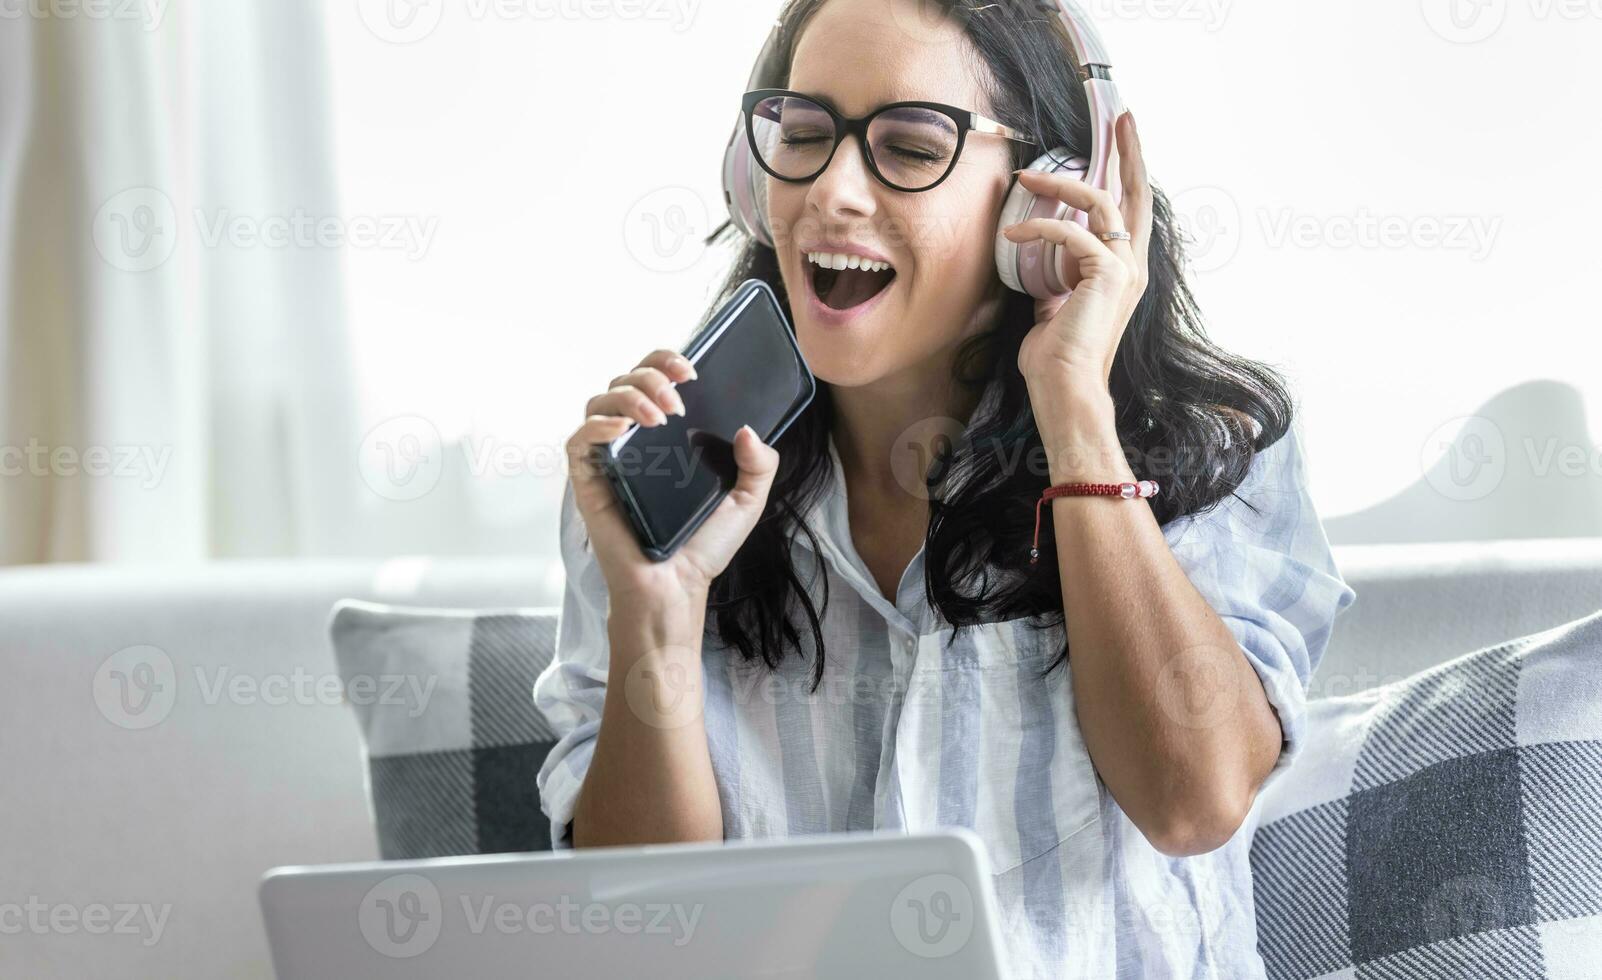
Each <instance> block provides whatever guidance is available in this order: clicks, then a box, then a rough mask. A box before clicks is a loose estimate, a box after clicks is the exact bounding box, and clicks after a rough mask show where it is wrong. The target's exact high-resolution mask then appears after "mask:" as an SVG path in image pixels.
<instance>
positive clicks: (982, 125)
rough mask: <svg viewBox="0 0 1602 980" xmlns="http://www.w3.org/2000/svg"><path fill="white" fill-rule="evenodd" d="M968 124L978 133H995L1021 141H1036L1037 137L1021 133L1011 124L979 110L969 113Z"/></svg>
mask: <svg viewBox="0 0 1602 980" xmlns="http://www.w3.org/2000/svg"><path fill="white" fill-rule="evenodd" d="M968 126H969V128H970V129H972V130H973V131H974V132H976V133H994V134H995V135H997V136H1005V137H1006V138H1007V139H1010V140H1017V141H1018V142H1020V143H1033V142H1035V138H1034V137H1033V136H1030V135H1029V134H1027V133H1021V132H1019V131H1018V130H1016V129H1013V128H1012V127H1011V126H1007V125H1004V124H1002V123H998V122H996V121H995V120H994V119H991V118H989V117H988V116H981V115H979V113H977V112H970V113H969V114H968Z"/></svg>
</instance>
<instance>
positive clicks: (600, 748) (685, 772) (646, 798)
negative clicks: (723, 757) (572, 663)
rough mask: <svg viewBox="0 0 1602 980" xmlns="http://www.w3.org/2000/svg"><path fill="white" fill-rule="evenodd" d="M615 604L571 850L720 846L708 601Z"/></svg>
mask: <svg viewBox="0 0 1602 980" xmlns="http://www.w3.org/2000/svg"><path fill="white" fill-rule="evenodd" d="M674 599H675V600H676V601H657V600H654V599H652V600H638V599H633V598H628V599H623V598H614V600H613V602H612V607H611V614H610V616H609V618H608V621H607V636H608V637H609V639H610V641H611V668H610V672H609V674H608V678H607V685H606V701H605V703H604V705H603V707H602V710H601V727H600V731H599V733H598V734H597V735H596V739H595V754H594V756H593V757H592V758H591V760H590V767H589V771H588V773H587V775H586V776H585V779H584V786H583V788H582V789H581V790H580V791H579V798H578V802H577V804H576V805H575V808H574V811H573V846H574V847H604V846H609V845H615V844H647V843H672V842H678V841H700V840H722V839H723V811H722V808H721V806H720V805H719V800H718V788H717V782H716V780H715V779H714V778H713V775H712V758H711V754H710V753H709V751H708V749H707V741H706V725H705V723H704V720H703V715H702V708H703V697H704V695H705V691H704V685H703V683H702V676H701V636H702V630H703V628H704V625H705V617H706V597H705V596H704V595H703V596H699V597H697V596H689V595H687V596H682V597H674Z"/></svg>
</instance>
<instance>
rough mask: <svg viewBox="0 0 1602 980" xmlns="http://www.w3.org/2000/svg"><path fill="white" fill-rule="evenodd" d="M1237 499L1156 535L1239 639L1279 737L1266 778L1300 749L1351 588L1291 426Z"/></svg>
mask: <svg viewBox="0 0 1602 980" xmlns="http://www.w3.org/2000/svg"><path fill="white" fill-rule="evenodd" d="M1235 494H1236V496H1226V497H1225V498H1224V499H1223V500H1221V501H1219V502H1218V504H1217V505H1216V506H1215V507H1214V508H1212V509H1211V510H1208V511H1206V512H1203V513H1201V514H1193V515H1187V516H1185V517H1181V518H1178V519H1176V520H1174V521H1171V522H1169V523H1168V524H1166V525H1164V526H1163V536H1164V538H1165V539H1166V540H1167V541H1168V545H1169V547H1170V548H1171V549H1172V551H1173V554H1174V557H1175V559H1176V560H1177V561H1178V562H1179V564H1180V566H1181V567H1182V568H1184V570H1185V573H1186V575H1187V576H1189V578H1190V581H1191V583H1192V584H1193V585H1195V587H1196V590H1197V591H1198V592H1200V593H1201V595H1202V597H1203V598H1205V599H1206V600H1207V602H1208V604H1209V605H1211V606H1212V608H1213V611H1214V612H1216V613H1217V614H1218V616H1219V618H1220V619H1222V620H1223V621H1224V625H1225V626H1227V627H1228V628H1229V631H1230V632H1231V633H1233V634H1234V636H1235V639H1236V640H1237V641H1238V642H1239V643H1240V647H1241V652H1242V653H1243V654H1244V655H1245V656H1246V659H1247V661H1249V662H1250V663H1251V665H1252V667H1253V668H1254V669H1255V670H1256V671H1257V676H1258V677H1259V678H1260V679H1261V680H1262V682H1263V690H1264V692H1265V693H1266V694H1267V696H1268V701H1269V703H1270V704H1271V705H1272V706H1273V708H1274V711H1275V713H1276V714H1278V715H1279V724H1280V729H1281V731H1282V733H1283V738H1284V741H1283V743H1282V744H1281V748H1280V755H1279V760H1278V762H1277V763H1276V764H1275V766H1274V769H1273V771H1271V772H1270V774H1269V777H1268V778H1269V780H1270V781H1272V780H1274V779H1275V778H1276V777H1277V776H1279V775H1280V774H1282V773H1283V772H1284V770H1285V768H1286V767H1288V766H1289V765H1290V764H1291V763H1292V762H1293V761H1294V760H1295V758H1296V756H1297V755H1298V754H1299V753H1300V751H1301V748H1302V744H1303V742H1304V740H1305V739H1304V733H1305V726H1306V717H1307V687H1308V683H1309V681H1310V679H1311V678H1312V674H1313V671H1314V670H1315V669H1316V668H1317V667H1318V664H1319V661H1320V660H1322V659H1323V656H1324V650H1325V648H1326V647H1328V645H1329V639H1330V635H1331V632H1332V631H1333V629H1334V624H1335V618H1336V616H1337V615H1339V614H1340V613H1341V611H1342V610H1344V609H1345V608H1346V607H1347V606H1349V605H1351V604H1352V602H1353V601H1354V600H1355V599H1356V598H1357V592H1356V590H1354V589H1353V588H1352V587H1351V586H1349V585H1347V584H1346V582H1345V581H1344V580H1343V579H1342V578H1341V575H1340V571H1339V570H1338V569H1337V568H1336V565H1335V559H1334V556H1333V554H1332V553H1331V551H1330V546H1329V539H1328V538H1327V537H1326V536H1325V533H1324V527H1323V524H1322V523H1321V522H1320V521H1319V518H1318V514H1317V512H1316V511H1315V510H1314V508H1313V501H1312V497H1311V496H1310V495H1309V492H1308V483H1307V468H1306V465H1305V462H1304V460H1303V458H1302V451H1301V438H1300V436H1299V434H1298V432H1297V431H1296V427H1295V426H1294V424H1293V425H1292V427H1291V428H1290V429H1288V430H1287V431H1286V433H1285V435H1284V436H1282V437H1281V438H1280V439H1279V441H1278V442H1276V443H1274V444H1273V445H1272V446H1269V447H1268V448H1267V449H1265V450H1263V451H1262V452H1259V453H1258V454H1257V455H1256V456H1255V457H1254V458H1253V460H1252V464H1251V466H1250V468H1249V469H1248V471H1247V475H1246V479H1245V480H1244V481H1242V483H1241V485H1240V486H1239V487H1238V488H1237V489H1236V491H1235ZM1239 498H1244V502H1243V500H1242V499H1239ZM1247 503H1250V504H1251V505H1253V506H1254V507H1255V508H1256V509H1257V512H1256V513H1254V512H1253V511H1252V509H1251V508H1248V507H1247V506H1246V504H1247Z"/></svg>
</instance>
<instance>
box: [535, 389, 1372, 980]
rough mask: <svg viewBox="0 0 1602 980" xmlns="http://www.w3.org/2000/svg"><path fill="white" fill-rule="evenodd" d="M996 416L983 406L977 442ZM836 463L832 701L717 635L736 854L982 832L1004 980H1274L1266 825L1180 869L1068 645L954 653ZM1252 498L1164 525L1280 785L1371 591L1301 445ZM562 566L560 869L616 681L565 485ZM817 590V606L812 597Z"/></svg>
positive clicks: (552, 696)
mask: <svg viewBox="0 0 1602 980" xmlns="http://www.w3.org/2000/svg"><path fill="white" fill-rule="evenodd" d="M998 393H999V392H998V390H997V389H996V388H995V387H992V388H991V390H990V391H988V392H986V395H985V398H984V399H983V400H982V401H981V404H980V406H979V408H978V409H976V410H975V412H974V415H973V418H974V419H976V420H977V419H979V418H981V417H982V416H983V412H984V410H985V407H986V405H987V404H992V403H993V401H994V398H995V396H996V395H997V394H998ZM969 431H970V432H971V426H970V430H969ZM966 438H967V436H966V435H965V436H964V440H966ZM829 456H830V461H831V464H832V466H833V468H834V471H833V481H834V483H833V492H830V493H826V494H824V495H823V496H822V498H821V501H820V503H819V504H818V505H817V506H815V507H814V508H813V509H812V510H810V511H808V512H807V513H806V514H805V515H804V518H805V519H806V521H807V524H808V526H809V527H811V529H812V530H813V532H814V534H816V535H817V537H818V539H819V542H820V545H821V549H822V555H821V556H818V557H821V558H822V567H823V570H824V573H825V574H826V575H827V576H828V582H829V602H828V605H827V608H826V609H823V611H822V614H821V618H822V629H823V636H824V642H825V651H826V664H825V668H824V675H823V680H822V684H821V685H820V686H819V687H818V689H817V690H816V691H815V692H814V691H813V690H812V665H811V662H810V657H809V658H808V659H807V660H805V661H803V660H802V659H800V658H796V657H788V658H786V660H785V661H784V663H783V664H782V665H781V667H780V669H778V670H777V671H776V672H771V673H770V672H769V671H768V670H767V668H766V667H764V666H761V665H757V666H748V665H746V664H745V663H743V662H742V661H741V660H740V658H739V655H738V652H737V651H735V650H733V649H732V648H723V647H722V646H720V645H719V644H718V643H717V641H716V634H715V630H714V631H712V632H709V634H708V640H707V643H706V645H705V647H704V649H703V654H702V662H703V680H704V684H705V687H704V709H703V714H702V720H703V722H704V724H705V726H706V733H707V743H708V746H709V749H710V752H711V761H712V769H713V772H714V775H715V777H716V781H717V787H718V794H719V798H720V802H721V806H722V812H723V828H724V834H725V836H726V837H727V838H731V839H732V838H751V837H776V836H784V835H796V834H816V833H829V832H836V831H854V830H865V829H873V828H881V829H895V830H903V831H918V830H926V829H933V828H936V827H942V826H953V825H956V826H962V827H967V828H970V829H972V830H974V831H976V832H977V833H978V835H979V836H980V837H981V838H982V839H983V841H984V843H985V845H986V848H987V850H988V852H989V858H990V864H991V871H992V872H993V882H994V885H995V890H996V897H997V901H998V906H999V909H1000V911H1001V931H1002V937H1003V939H1004V941H1005V947H1006V950H1007V955H1008V956H1009V958H1010V961H1011V962H1010V966H1011V975H1013V976H1016V977H1098V978H1101V977H1109V976H1116V977H1233V978H1240V977H1254V976H1261V975H1262V973H1263V966H1262V961H1261V960H1260V958H1259V957H1258V954H1257V951H1256V927H1255V921H1254V912H1253V903H1252V889H1251V877H1250V864H1249V860H1248V848H1249V846H1250V833H1251V821H1247V823H1246V825H1245V826H1243V827H1242V829H1241V831H1240V832H1239V833H1237V834H1236V835H1235V837H1234V838H1233V839H1231V840H1230V841H1229V842H1228V843H1227V844H1225V845H1224V846H1223V847H1221V848H1219V849H1217V850H1215V851H1212V852H1209V853H1207V854H1203V855H1198V856H1194V857H1184V858H1174V857H1169V856H1167V855H1164V854H1163V853H1162V852H1160V851H1158V850H1156V849H1155V848H1154V847H1152V846H1151V844H1150V843H1148V842H1147V840H1146V839H1145V837H1144V836H1143V835H1142V834H1141V833H1140V831H1139V830H1138V829H1137V828H1136V827H1135V826H1134V825H1133V824H1132V823H1131V822H1130V821H1129V819H1128V817H1127V816H1125V814H1124V813H1123V811H1122V810H1120V809H1119V807H1118V804H1117V802H1116V801H1115V800H1114V799H1113V798H1112V796H1111V794H1110V793H1109V792H1108V790H1107V788H1106V786H1105V785H1103V783H1102V782H1101V780H1100V778H1099V777H1098V776H1097V774H1096V772H1095V770H1094V768H1093V766H1092V763H1091V759H1090V756H1089V754H1088V752H1087V751H1086V748H1085V744H1084V740H1083V738H1082V737H1081V734H1080V731H1079V726H1078V724H1077V722H1076V719H1075V714H1074V707H1073V704H1074V701H1073V691H1072V676H1071V672H1070V671H1069V670H1068V669H1067V668H1066V666H1062V667H1059V668H1058V669H1056V670H1053V671H1051V672H1050V673H1049V674H1046V675H1045V676H1043V677H1042V676H1041V671H1042V670H1043V669H1044V668H1045V666H1046V665H1047V664H1049V663H1051V661H1052V660H1053V659H1055V658H1056V656H1057V654H1058V652H1059V651H1060V650H1061V649H1062V646H1063V639H1064V637H1063V630H1062V627H1061V626H1060V625H1059V626H1057V627H1056V628H1054V629H1047V630H1040V629H1036V628H1034V627H1032V626H1030V625H1029V624H1028V622H1027V621H1026V620H1023V619H1020V620H1016V621H1010V622H997V623H989V624H984V625H981V626H977V627H968V628H965V629H964V630H963V631H962V633H961V635H960V637H959V638H958V639H957V641H956V642H955V643H954V644H952V645H951V646H949V647H948V646H947V643H948V641H949V640H950V639H951V635H952V629H951V627H950V626H949V625H947V624H946V623H945V621H944V620H943V619H942V618H941V617H940V616H939V615H938V611H937V610H935V609H933V608H931V607H930V606H929V604H928V602H927V600H926V599H925V597H924V588H923V561H924V555H923V551H922V549H920V550H919V552H918V553H917V555H916V556H915V557H914V558H913V559H912V561H911V563H910V564H909V566H908V567H907V569H906V570H905V572H904V573H903V575H902V577H901V581H900V584H899V586H898V588H897V590H896V601H895V602H894V603H891V602H890V601H889V600H887V599H886V598H885V597H884V596H883V595H882V594H881V593H880V591H879V589H878V587H877V585H876V584H875V582H874V579H873V576H872V575H871V574H870V573H869V571H868V569H867V566H866V565H865V564H864V562H863V561H862V559H861V557H860V556H859V555H858V554H857V552H856V549H855V548H854V547H853V545H852V541H851V533H850V527H849V522H848V519H847V507H846V490H845V483H844V480H843V478H842V476H841V472H842V470H841V465H840V457H839V454H838V452H837V451H836V449H835V446H834V443H833V441H832V439H831V440H830V442H829ZM1237 493H1238V494H1239V496H1240V497H1244V498H1245V499H1246V500H1248V501H1250V502H1251V503H1253V504H1255V505H1256V506H1257V507H1258V509H1259V510H1260V511H1261V513H1253V512H1252V511H1251V510H1249V509H1248V508H1246V506H1245V505H1244V504H1243V503H1241V501H1240V500H1238V499H1236V498H1235V497H1225V498H1224V499H1223V500H1222V501H1221V502H1220V503H1219V504H1218V505H1217V506H1216V507H1215V508H1214V509H1213V510H1211V511H1209V512H1207V513H1206V514H1204V515H1201V516H1199V517H1198V516H1195V515H1190V516H1187V517H1182V518H1179V519H1177V520H1174V521H1171V522H1170V523H1168V524H1167V525H1164V527H1163V535H1164V537H1165V539H1166V540H1167V542H1168V544H1169V546H1170V548H1171V549H1172V552H1173V554H1174V556H1175V558H1176V560H1177V561H1178V562H1179V563H1180V564H1181V566H1182V567H1183V568H1184V569H1185V571H1186V573H1187V575H1188V576H1189V578H1190V580H1191V582H1192V583H1194V584H1195V586H1196V588H1197V590H1198V591H1199V592H1200V593H1201V595H1202V596H1203V597H1204V598H1206V599H1207V600H1208V602H1209V603H1210V604H1211V606H1212V608H1213V610H1214V611H1215V612H1217V613H1218V615H1219V616H1220V618H1222V620H1223V622H1224V623H1225V624H1226V625H1227V626H1228V628H1229V630H1230V631H1231V632H1232V633H1233V634H1234V636H1235V638H1236V639H1237V640H1238V641H1239V644H1240V649H1241V653H1242V655H1244V656H1245V657H1246V659H1247V660H1248V661H1249V662H1250V663H1251V665H1252V666H1253V667H1254V668H1255V669H1256V671H1257V673H1258V675H1259V676H1260V677H1261V679H1262V682H1263V686H1264V689H1265V691H1266V692H1267V695H1268V699H1269V701H1270V703H1271V704H1272V705H1273V706H1274V708H1275V710H1276V711H1277V712H1278V715H1279V719H1280V724H1281V727H1282V729H1283V732H1284V739H1285V741H1284V745H1283V747H1282V750H1281V754H1280V758H1279V762H1278V764H1277V766H1276V768H1275V770H1274V772H1273V773H1272V774H1271V775H1270V776H1269V779H1270V780H1271V781H1272V780H1274V779H1275V778H1277V777H1278V776H1279V775H1280V774H1281V773H1282V772H1283V771H1284V768H1285V767H1286V766H1288V765H1289V764H1290V763H1291V761H1292V760H1293V759H1294V758H1295V757H1296V756H1297V754H1298V752H1299V751H1300V748H1301V745H1302V742H1303V726H1304V723H1305V714H1306V710H1305V699H1306V690H1307V684H1308V680H1309V678H1310V676H1311V674H1312V672H1313V669H1314V668H1315V667H1316V666H1317V664H1318V661H1319V659H1320V658H1321V657H1322V655H1323V652H1324V649H1325V647H1326V645H1327V644H1328V641H1329V637H1330V632H1331V628H1332V625H1333V622H1334V620H1335V617H1336V615H1337V614H1338V613H1339V612H1341V611H1342V610H1344V609H1345V608H1346V607H1347V606H1348V605H1350V604H1351V602H1352V601H1353V600H1354V599H1355V598H1356V592H1355V590H1353V589H1352V588H1351V587H1350V586H1348V585H1347V584H1346V583H1345V582H1344V581H1343V580H1342V579H1341V577H1340V573H1339V571H1338V570H1337V568H1336V566H1335V563H1334V560H1333V557H1332V555H1331V553H1330V549H1329V544H1328V540H1327V538H1326V537H1325V534H1324V530H1323V527H1322V525H1321V524H1320V522H1319V519H1318V516H1317V514H1316V513H1315V512H1314V509H1313V503H1312V500H1311V499H1310V497H1309V495H1308V492H1307V474H1306V471H1305V468H1304V465H1303V461H1302V457H1301V454H1300V447H1299V439H1298V436H1297V434H1296V430H1295V429H1294V428H1293V429H1292V431H1291V432H1290V433H1287V435H1286V436H1285V437H1284V438H1282V439H1281V440H1280V441H1279V442H1277V443H1275V444H1274V445H1273V446H1271V447H1269V448H1268V449H1267V450H1266V451H1264V452H1262V453H1260V454H1258V456H1257V457H1256V458H1255V459H1254V460H1253V463H1252V466H1251V468H1250V471H1249V473H1248V476H1247V478H1246V480H1245V481H1244V482H1243V484H1242V486H1241V487H1239V488H1238V490H1237ZM1124 503H1125V502H1124V501H1116V500H1109V501H1108V505H1109V506H1117V505H1121V504H1124ZM1042 533H1046V532H1045V531H1043V532H1042ZM561 549H562V558H563V561H564V563H565V566H566V571H567V585H566V591H565V594H564V598H563V604H562V614H561V619H560V623H559V626H558V636H557V646H556V655H555V659H554V661H553V662H552V663H551V665H550V667H549V668H547V669H546V670H545V671H544V672H543V673H542V674H541V675H540V677H539V679H538V680H537V682H536V684H535V688H534V697H535V701H536V705H537V706H538V707H539V709H540V710H542V711H543V712H544V713H545V714H546V716H547V717H548V718H549V719H550V720H551V722H552V724H553V725H554V726H555V729H556V732H557V734H558V737H559V741H558V742H557V744H556V747H555V748H554V750H553V751H552V752H551V753H550V755H549V757H548V758H547V759H546V760H545V764H544V766H543V767H542V768H541V770H540V772H539V775H538V785H539V791H540V799H541V807H542V809H543V810H544V811H545V813H546V814H547V815H548V816H549V817H550V820H551V827H552V838H553V839H552V843H553V846H555V847H558V848H562V847H571V846H572V843H571V839H570V837H569V826H568V825H569V822H570V821H571V819H572V816H573V807H574V803H575V801H576V799H577V796H578V792H579V787H580V785H581V783H582V782H583V779H584V774H585V772H586V770H587V768H588V766H589V763H590V758H591V753H592V752H593V750H594V746H595V736H596V732H597V730H598V729H599V727H600V719H601V706H602V701H603V699H604V697H605V692H606V684H607V665H608V646H607V643H608V640H607V629H606V617H607V608H608V603H607V592H606V583H605V580H604V579H603V578H602V576H601V573H600V569H599V566H598V565H597V564H596V562H595V558H594V555H593V553H592V552H590V551H589V550H587V548H586V547H585V544H584V529H583V524H582V521H581V519H580V517H579V515H578V512H577V510H576V508H575V506H574V504H573V499H572V488H571V486H569V488H568V490H567V493H566V495H565V498H564V501H563V507H562V518H561ZM792 554H793V557H794V560H795V562H796V568H797V569H798V572H800V573H801V574H802V575H803V577H805V574H806V573H805V572H804V571H801V570H804V569H808V568H816V567H817V562H816V557H812V558H809V555H811V546H810V543H809V542H808V541H807V539H806V536H805V535H797V536H796V540H795V543H794V545H793V549H792ZM812 585H813V586H814V588H813V589H812V592H811V595H812V599H813V602H814V604H815V605H817V606H821V605H822V592H821V584H820V583H819V582H818V581H817V579H816V577H815V576H814V577H813V579H812ZM801 632H802V636H803V638H804V639H806V638H807V637H808V631H807V630H805V629H803V630H802V631H801ZM807 645H808V647H809V648H810V643H808V644H807Z"/></svg>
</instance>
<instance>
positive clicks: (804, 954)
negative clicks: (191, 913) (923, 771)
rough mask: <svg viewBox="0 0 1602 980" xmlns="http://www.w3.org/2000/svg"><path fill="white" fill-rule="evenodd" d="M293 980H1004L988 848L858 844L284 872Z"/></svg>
mask: <svg viewBox="0 0 1602 980" xmlns="http://www.w3.org/2000/svg"><path fill="white" fill-rule="evenodd" d="M261 905H262V912H263V914H264V915H265V917H266V923H267V938H268V942H269V944H270V945H271V947H272V956H273V966H274V968H275V970H276V971H277V974H278V977H279V980H313V978H316V980H324V978H327V977H341V978H351V977H428V978H440V977H444V978H459V980H476V978H481V977H517V978H546V977H551V978H568V977H572V978H586V980H588V978H609V977H628V978H633V977H651V978H653V980H655V978H662V980H670V978H681V977H682V978H685V980H689V978H694V980H705V978H708V977H762V978H776V977H830V978H834V977H873V978H882V977H904V976H916V977H927V978H952V980H957V978H961V980H997V978H999V977H1000V976H1001V969H1002V967H1001V961H1000V956H1001V945H1000V942H999V940H998V936H997V918H996V909H995V897H994V893H993V891H992V888H991V885H990V870H989V863H988V861H987V859H986V856H985V852H984V848H983V845H982V842H981V841H980V839H979V838H978V837H977V836H975V835H974V834H973V833H972V832H971V831H967V830H963V829H960V828H955V829H951V830H946V831H941V832H939V833H933V834H912V835H904V834H894V833H890V834H885V833H853V834H832V835H822V836H808V837H793V838H785V839H780V840H765V841H732V842H729V843H711V844H672V845H656V846H648V847H619V848H602V849H586V850H583V851H562V852H558V853H555V854H506V855H491V856H482V857H471V858H438V859H433V860H424V861H385V862H373V863H366V864H340V865H323V866H318V867H294V868H277V869H274V870H273V871H270V872H268V873H267V875H266V877H265V878H264V879H263V881H262V884H261Z"/></svg>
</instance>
